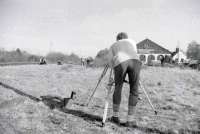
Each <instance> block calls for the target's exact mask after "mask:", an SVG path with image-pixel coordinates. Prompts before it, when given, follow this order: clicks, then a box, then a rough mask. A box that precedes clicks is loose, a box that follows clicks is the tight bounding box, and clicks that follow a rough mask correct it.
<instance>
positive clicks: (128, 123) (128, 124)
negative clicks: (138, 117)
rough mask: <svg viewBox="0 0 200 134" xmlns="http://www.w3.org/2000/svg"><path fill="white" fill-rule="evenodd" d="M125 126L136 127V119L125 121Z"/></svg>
mask: <svg viewBox="0 0 200 134" xmlns="http://www.w3.org/2000/svg"><path fill="white" fill-rule="evenodd" d="M125 126H126V127H134V128H135V127H137V122H136V121H127V122H126V123H125Z"/></svg>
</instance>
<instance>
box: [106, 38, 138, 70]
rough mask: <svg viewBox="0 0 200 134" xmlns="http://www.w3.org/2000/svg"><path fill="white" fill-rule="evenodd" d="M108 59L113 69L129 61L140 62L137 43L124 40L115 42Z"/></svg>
mask: <svg viewBox="0 0 200 134" xmlns="http://www.w3.org/2000/svg"><path fill="white" fill-rule="evenodd" d="M108 59H109V64H110V65H111V66H112V67H115V66H117V65H119V64H120V63H122V62H124V61H126V60H129V59H137V60H139V57H138V54H137V46H136V43H135V41H134V40H131V39H122V40H119V41H117V42H115V43H114V44H113V45H111V47H110V49H109V53H108Z"/></svg>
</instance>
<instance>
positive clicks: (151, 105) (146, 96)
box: [139, 82, 158, 115]
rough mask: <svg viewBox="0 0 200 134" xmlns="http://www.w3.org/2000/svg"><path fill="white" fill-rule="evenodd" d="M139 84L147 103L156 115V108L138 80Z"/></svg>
mask: <svg viewBox="0 0 200 134" xmlns="http://www.w3.org/2000/svg"><path fill="white" fill-rule="evenodd" d="M139 85H140V88H141V89H142V91H143V92H144V94H145V96H146V97H147V100H148V102H149V104H150V105H151V108H152V109H153V111H154V113H155V115H157V114H158V112H157V111H156V109H155V108H154V106H153V104H152V103H151V100H150V98H149V96H148V94H147V92H146V90H145V88H144V87H143V86H142V85H141V82H139Z"/></svg>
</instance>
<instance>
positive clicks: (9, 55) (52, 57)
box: [0, 48, 80, 64]
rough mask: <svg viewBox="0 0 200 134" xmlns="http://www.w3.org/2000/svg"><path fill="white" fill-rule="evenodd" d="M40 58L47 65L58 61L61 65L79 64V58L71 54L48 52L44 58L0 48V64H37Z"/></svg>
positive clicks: (17, 50) (18, 50)
mask: <svg viewBox="0 0 200 134" xmlns="http://www.w3.org/2000/svg"><path fill="white" fill-rule="evenodd" d="M41 58H45V59H46V60H47V62H49V63H56V62H58V61H60V62H63V63H75V64H79V63H80V58H79V56H78V55H76V54H74V53H72V54H69V55H68V54H63V53H61V52H50V53H48V54H47V55H45V56H40V55H35V54H30V53H28V52H26V51H22V50H21V49H19V48H17V49H16V50H12V51H7V50H5V49H3V48H0V63H8V62H39V61H40V59H41Z"/></svg>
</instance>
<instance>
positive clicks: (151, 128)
mask: <svg viewBox="0 0 200 134" xmlns="http://www.w3.org/2000/svg"><path fill="white" fill-rule="evenodd" d="M102 70H103V69H102V68H97V69H95V68H87V69H85V68H82V67H81V66H78V65H62V66H57V65H47V66H39V65H24V66H5V67H1V68H0V81H1V82H3V83H6V84H8V85H10V86H12V87H14V88H16V89H18V90H19V91H22V92H24V93H26V94H29V95H32V96H34V97H37V98H39V97H40V96H42V95H55V96H61V97H69V96H70V93H71V91H72V90H73V91H76V92H77V98H76V100H74V101H71V102H70V104H69V105H68V106H67V107H66V108H65V109H62V110H61V109H54V110H50V109H49V107H48V106H46V105H45V104H44V103H43V102H41V101H40V102H37V101H34V100H31V99H30V98H29V97H27V96H26V95H20V94H19V93H17V92H14V91H12V90H9V89H7V88H5V87H2V86H0V92H1V94H0V120H1V121H0V134H1V133H20V134H21V133H22V134H23V133H24V134H27V133H34V134H46V133H50V134H51V133H52V134H54V133H59V134H62V133H63V134H64V133H65V134H66V133H85V134H86V133H87V134H92V133H96V134H101V133H134V132H135V133H178V132H179V133H184V132H185V133H192V132H193V133H195V132H197V131H198V130H199V128H200V124H199V122H200V117H199V115H200V108H199V107H200V89H199V87H200V72H197V71H195V70H189V69H185V70H184V69H179V68H161V67H145V68H143V70H142V72H141V80H142V83H143V85H144V86H145V87H146V90H147V91H148V93H149V96H150V98H151V100H152V102H153V104H154V105H155V107H156V108H157V109H158V110H159V114H158V116H154V115H153V111H152V110H151V107H150V105H149V104H148V102H147V100H146V98H145V96H144V94H143V93H142V92H141V91H140V92H141V97H142V98H143V99H142V100H141V101H140V102H139V103H138V105H137V112H136V119H137V121H138V127H137V128H126V127H122V126H117V125H115V124H113V123H110V122H107V124H106V126H105V127H104V128H101V127H100V120H101V116H102V113H103V105H104V102H103V101H104V97H105V94H106V90H105V85H106V82H107V78H108V75H106V77H105V78H104V79H103V81H102V83H101V85H100V86H99V88H98V90H97V92H96V93H95V98H94V99H93V100H92V102H91V104H90V106H89V107H83V106H82V105H81V104H83V103H84V102H85V100H86V98H87V97H88V95H89V94H88V93H89V92H91V90H92V89H93V88H94V87H95V85H96V82H97V80H98V77H99V76H100V74H101V71H102ZM125 96H126V97H125ZM127 97H128V85H126V84H125V85H124V88H123V99H122V103H121V111H120V115H121V120H125V116H126V113H127ZM111 111H112V109H111V105H110V109H109V116H111Z"/></svg>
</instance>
